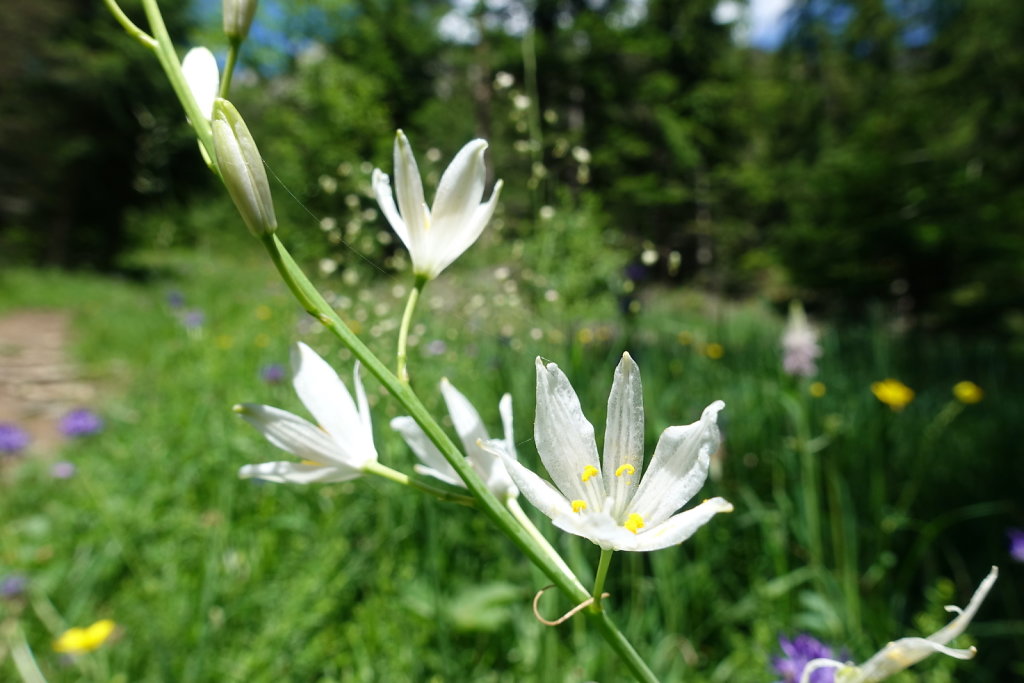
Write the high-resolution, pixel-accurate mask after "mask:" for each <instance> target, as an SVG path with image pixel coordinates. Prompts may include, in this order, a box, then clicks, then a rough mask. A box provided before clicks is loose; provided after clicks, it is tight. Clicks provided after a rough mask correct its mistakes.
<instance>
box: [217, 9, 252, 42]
mask: <svg viewBox="0 0 1024 683" xmlns="http://www.w3.org/2000/svg"><path fill="white" fill-rule="evenodd" d="M223 12H224V35H226V36H227V37H228V38H230V39H231V40H245V38H246V36H248V35H249V27H250V26H252V17H253V15H254V14H256V0H224V4H223Z"/></svg>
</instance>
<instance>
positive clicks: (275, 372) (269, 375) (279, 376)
mask: <svg viewBox="0 0 1024 683" xmlns="http://www.w3.org/2000/svg"><path fill="white" fill-rule="evenodd" d="M284 377H285V370H284V366H283V365H281V364H280V363H267V364H266V365H264V366H263V367H262V368H260V378H261V379H262V380H263V381H264V382H266V383H267V384H277V383H279V382H281V381H283V380H284Z"/></svg>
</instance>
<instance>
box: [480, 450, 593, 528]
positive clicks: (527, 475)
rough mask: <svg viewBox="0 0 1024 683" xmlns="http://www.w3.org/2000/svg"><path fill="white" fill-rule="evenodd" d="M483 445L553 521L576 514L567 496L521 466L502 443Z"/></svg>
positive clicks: (527, 497) (525, 494)
mask: <svg viewBox="0 0 1024 683" xmlns="http://www.w3.org/2000/svg"><path fill="white" fill-rule="evenodd" d="M483 445H484V447H485V448H487V450H489V451H490V452H491V453H493V454H495V455H497V456H498V457H499V458H501V461H502V462H503V463H505V469H506V470H507V471H508V474H509V476H511V477H512V481H514V482H515V483H516V486H518V487H519V490H520V491H521V492H522V493H523V495H524V496H526V499H527V500H528V501H530V503H531V504H532V505H533V506H534V507H535V508H537V509H538V510H540V511H541V512H542V513H544V514H545V515H547V516H548V517H550V518H551V519H553V520H554V519H558V518H561V517H567V516H571V515H573V514H576V513H574V512H573V511H572V506H571V505H570V504H569V501H568V500H567V499H566V498H565V496H563V495H562V494H561V493H560V492H559V491H558V490H557V489H556V488H555V487H554V486H552V485H551V484H549V483H548V482H546V481H544V480H543V479H541V478H540V477H539V476H537V474H536V473H534V472H532V471H531V470H529V469H527V468H526V467H523V466H522V465H520V464H519V462H518V461H517V460H515V459H513V458H512V457H511V456H510V455H509V454H508V453H506V452H505V448H504V445H503V444H502V442H500V441H487V442H485V443H484V444H483ZM574 533H575V532H574Z"/></svg>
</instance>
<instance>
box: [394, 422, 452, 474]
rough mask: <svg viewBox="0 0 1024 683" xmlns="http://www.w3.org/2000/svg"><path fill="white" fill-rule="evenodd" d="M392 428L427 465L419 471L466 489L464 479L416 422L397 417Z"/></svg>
mask: <svg viewBox="0 0 1024 683" xmlns="http://www.w3.org/2000/svg"><path fill="white" fill-rule="evenodd" d="M391 428H392V429H394V430H395V431H396V432H398V433H399V434H401V435H402V438H403V439H405V443H407V444H409V448H411V449H412V452H413V453H415V454H416V457H417V458H419V459H420V462H422V463H423V464H424V465H425V467H424V468H423V469H422V470H418V471H420V472H422V473H423V474H427V475H429V476H432V477H435V478H437V479H440V480H441V481H443V482H446V483H448V484H452V485H454V486H462V487H465V484H464V483H463V482H462V479H460V478H459V475H458V474H456V473H455V470H454V469H453V468H452V466H451V465H449V464H448V461H447V460H445V459H444V456H443V455H441V451H439V450H437V446H435V445H434V442H433V441H431V440H430V438H429V437H427V435H426V434H425V433H424V432H423V430H422V429H421V428H420V426H419V425H418V424H416V420H414V419H412V418H411V417H407V416H402V417H396V418H395V419H393V420H391Z"/></svg>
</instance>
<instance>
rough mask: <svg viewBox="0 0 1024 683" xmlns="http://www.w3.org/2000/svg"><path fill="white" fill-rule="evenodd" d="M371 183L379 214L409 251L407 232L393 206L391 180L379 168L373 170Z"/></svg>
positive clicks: (396, 209) (410, 246)
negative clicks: (381, 214)
mask: <svg viewBox="0 0 1024 683" xmlns="http://www.w3.org/2000/svg"><path fill="white" fill-rule="evenodd" d="M371 183H372V184H373V194H374V196H375V197H376V198H377V205H378V206H379V207H380V210H381V213H383V214H384V218H386V219H387V220H388V223H390V224H391V229H392V230H394V231H395V234H396V235H398V239H400V240H402V244H404V245H405V248H406V249H409V250H410V251H411V250H412V245H411V244H410V241H409V230H408V229H407V228H406V227H405V221H403V220H402V217H401V216H400V215H399V214H398V207H396V206H395V196H394V194H393V193H392V191H391V180H390V179H389V178H388V174H387V173H384V172H383V171H381V170H380V169H379V168H375V169H373V175H372V176H371Z"/></svg>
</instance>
